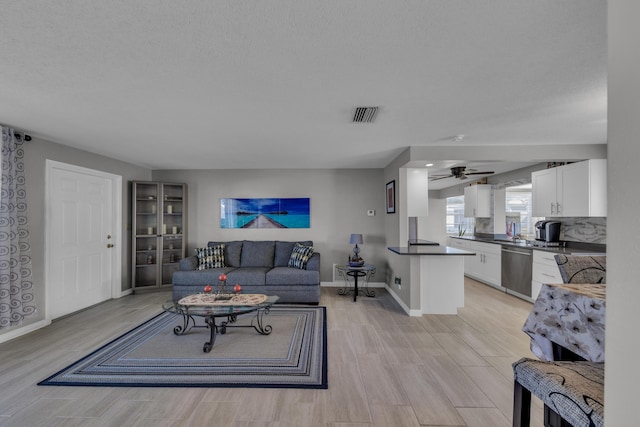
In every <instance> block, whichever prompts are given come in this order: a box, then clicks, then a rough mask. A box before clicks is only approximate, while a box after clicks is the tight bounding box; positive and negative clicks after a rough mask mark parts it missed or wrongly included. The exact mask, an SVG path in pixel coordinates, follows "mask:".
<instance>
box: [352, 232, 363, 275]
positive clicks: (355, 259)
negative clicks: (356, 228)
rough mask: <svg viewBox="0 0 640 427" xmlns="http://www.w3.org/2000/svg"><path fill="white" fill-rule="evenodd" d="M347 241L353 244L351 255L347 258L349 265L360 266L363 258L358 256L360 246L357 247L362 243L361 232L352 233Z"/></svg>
mask: <svg viewBox="0 0 640 427" xmlns="http://www.w3.org/2000/svg"><path fill="white" fill-rule="evenodd" d="M349 243H350V244H352V245H355V246H354V247H353V256H352V257H351V259H350V260H349V265H350V266H351V267H362V266H363V265H364V260H363V259H362V258H360V248H359V247H358V245H359V244H360V245H361V244H362V234H352V235H351V238H350V239H349Z"/></svg>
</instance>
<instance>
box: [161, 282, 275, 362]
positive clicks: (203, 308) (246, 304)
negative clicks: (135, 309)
mask: <svg viewBox="0 0 640 427" xmlns="http://www.w3.org/2000/svg"><path fill="white" fill-rule="evenodd" d="M278 299H279V297H278V296H267V295H262V294H238V295H232V296H231V295H227V296H220V295H215V294H194V295H188V296H186V297H184V298H182V299H180V300H179V301H167V302H165V303H164V304H163V305H162V309H163V310H164V311H166V312H169V313H174V314H177V315H180V316H182V325H177V326H176V327H175V328H173V333H174V334H176V335H184V334H186V333H187V332H189V331H190V330H191V328H194V327H195V328H200V327H208V328H209V330H210V336H209V341H208V342H206V343H204V347H203V348H202V351H204V352H205V353H208V352H210V351H211V349H212V348H213V344H214V343H215V340H216V334H217V333H220V334H225V333H226V332H227V328H254V329H255V330H256V331H257V332H258V333H259V334H262V335H269V334H270V333H271V329H272V328H271V325H265V324H264V320H263V316H264V315H265V314H269V310H270V309H271V306H272V305H273V304H275V303H276V301H278ZM247 313H255V316H254V317H253V318H252V319H251V324H250V325H231V324H232V323H235V322H236V320H237V318H238V316H239V315H242V314H247ZM194 317H202V318H204V321H205V323H206V325H207V326H196V321H195V318H194ZM218 318H222V319H225V320H222V321H221V322H220V323H217V321H216V319H218Z"/></svg>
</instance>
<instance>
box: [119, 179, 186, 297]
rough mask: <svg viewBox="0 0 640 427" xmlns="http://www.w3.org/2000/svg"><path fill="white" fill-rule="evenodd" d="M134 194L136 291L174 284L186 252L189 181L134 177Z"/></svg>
mask: <svg viewBox="0 0 640 427" xmlns="http://www.w3.org/2000/svg"><path fill="white" fill-rule="evenodd" d="M131 194H132V203H131V206H132V215H131V216H132V219H131V231H132V237H131V244H132V249H131V253H132V256H133V260H132V274H131V277H132V280H133V284H132V288H133V292H135V291H136V290H142V289H145V290H146V289H159V288H162V287H167V286H171V277H172V275H173V272H174V271H177V270H178V264H179V262H180V260H181V259H182V258H184V256H185V246H186V242H187V236H186V232H187V185H186V184H179V183H166V182H151V181H133V182H132V185H131Z"/></svg>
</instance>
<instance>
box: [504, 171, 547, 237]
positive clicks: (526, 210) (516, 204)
mask: <svg viewBox="0 0 640 427" xmlns="http://www.w3.org/2000/svg"><path fill="white" fill-rule="evenodd" d="M532 200H533V198H532V193H531V184H524V185H518V186H515V187H507V189H506V212H507V215H509V214H510V213H519V214H520V235H522V236H523V237H525V236H534V235H535V223H536V222H537V221H539V220H541V219H543V218H538V217H533V216H531V207H532Z"/></svg>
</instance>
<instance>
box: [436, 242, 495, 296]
mask: <svg viewBox="0 0 640 427" xmlns="http://www.w3.org/2000/svg"><path fill="white" fill-rule="evenodd" d="M449 240H450V242H449V245H450V246H452V247H454V248H458V249H463V250H465V251H470V252H475V253H476V255H475V256H474V257H464V274H465V276H469V277H471V278H473V279H476V280H479V281H481V282H484V283H487V284H490V285H493V286H496V287H500V286H501V282H502V258H501V252H500V251H501V249H502V247H501V246H500V245H499V244H494V243H484V242H475V241H472V240H464V239H455V238H451V239H449Z"/></svg>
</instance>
